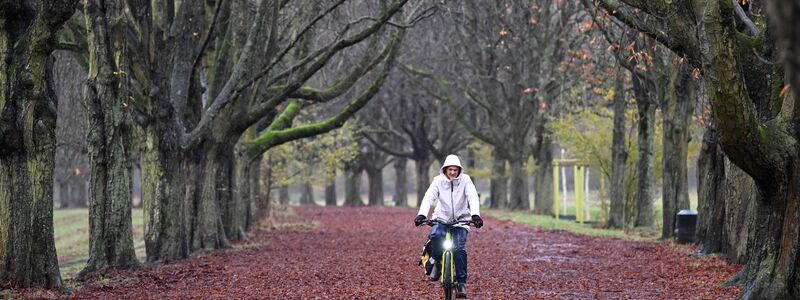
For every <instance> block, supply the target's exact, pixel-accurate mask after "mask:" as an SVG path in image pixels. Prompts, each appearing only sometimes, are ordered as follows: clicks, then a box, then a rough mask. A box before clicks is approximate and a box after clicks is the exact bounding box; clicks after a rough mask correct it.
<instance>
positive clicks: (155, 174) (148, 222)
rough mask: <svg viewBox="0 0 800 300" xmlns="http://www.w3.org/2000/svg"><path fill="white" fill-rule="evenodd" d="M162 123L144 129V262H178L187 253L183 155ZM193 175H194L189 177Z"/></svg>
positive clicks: (174, 137) (188, 233) (142, 164)
mask: <svg viewBox="0 0 800 300" xmlns="http://www.w3.org/2000/svg"><path fill="white" fill-rule="evenodd" d="M167 124H168V123H167ZM160 125H164V123H160V124H159V122H154V123H153V124H151V126H147V127H145V149H144V152H143V153H142V156H141V166H142V206H143V210H144V242H145V251H146V252H147V261H148V262H157V261H171V260H180V259H185V258H188V257H189V253H190V247H189V246H190V240H191V235H190V231H189V230H190V228H189V225H190V224H191V223H190V220H189V217H190V215H188V214H187V205H186V199H185V196H186V185H185V181H186V179H187V178H186V177H185V176H186V174H185V173H184V166H183V164H182V162H183V160H184V159H185V153H186V152H184V151H182V150H181V149H180V147H179V146H178V145H177V141H178V139H177V137H176V136H174V135H171V133H174V132H175V131H170V130H164V129H163V127H162V126H160ZM191 175H196V174H190V176H191Z"/></svg>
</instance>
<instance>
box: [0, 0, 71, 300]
mask: <svg viewBox="0 0 800 300" xmlns="http://www.w3.org/2000/svg"><path fill="white" fill-rule="evenodd" d="M75 4H76V1H27V2H25V3H24V4H22V3H16V2H15V3H5V4H4V5H3V10H2V13H3V18H2V21H0V145H2V146H0V285H2V286H4V287H5V286H21V287H27V286H43V287H47V288H60V287H61V286H62V285H61V284H62V283H61V274H60V273H59V269H58V259H57V258H56V250H55V241H54V238H53V168H54V157H55V150H56V138H55V129H56V117H57V116H56V111H57V110H56V107H57V100H56V97H55V94H54V87H53V79H52V78H51V76H52V73H51V72H50V70H51V68H52V65H53V61H52V60H50V54H51V53H52V52H53V49H54V45H55V38H56V36H55V33H56V32H57V31H58V30H59V28H60V27H61V26H62V24H63V23H64V22H65V21H66V20H67V19H68V18H69V17H70V16H72V13H73V12H74V10H75Z"/></svg>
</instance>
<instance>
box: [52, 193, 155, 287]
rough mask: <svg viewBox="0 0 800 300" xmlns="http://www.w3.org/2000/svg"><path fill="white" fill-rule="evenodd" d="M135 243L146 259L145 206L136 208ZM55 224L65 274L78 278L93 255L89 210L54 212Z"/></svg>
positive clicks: (134, 215)
mask: <svg viewBox="0 0 800 300" xmlns="http://www.w3.org/2000/svg"><path fill="white" fill-rule="evenodd" d="M131 216H132V224H133V245H134V248H135V251H136V256H137V257H138V258H139V260H140V261H141V260H142V259H143V258H144V255H145V254H144V238H143V236H144V220H143V217H142V210H141V209H134V210H133V211H132V214H131ZM53 225H54V226H53V227H54V233H55V240H56V252H57V253H58V265H59V266H60V269H61V277H62V278H64V279H69V278H72V277H74V276H75V275H76V274H77V273H78V272H80V270H81V269H83V267H84V266H85V265H86V260H87V259H88V255H89V210H88V209H86V208H79V209H62V210H55V211H53Z"/></svg>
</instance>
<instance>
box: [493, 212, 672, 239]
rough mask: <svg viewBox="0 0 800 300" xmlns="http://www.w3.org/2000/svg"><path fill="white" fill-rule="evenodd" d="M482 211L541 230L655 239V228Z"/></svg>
mask: <svg viewBox="0 0 800 300" xmlns="http://www.w3.org/2000/svg"><path fill="white" fill-rule="evenodd" d="M482 213H483V214H485V215H488V216H491V217H494V218H497V219H500V220H509V221H512V222H515V223H520V224H525V225H528V226H531V227H533V228H538V229H543V230H564V231H567V232H571V233H575V234H583V235H592V236H603V237H615V238H621V239H625V240H634V241H655V240H656V239H657V236H656V235H655V234H654V233H655V230H652V231H651V230H647V231H633V232H630V231H629V232H627V233H626V232H625V231H623V230H614V229H605V228H595V227H593V226H592V225H590V224H579V223H577V222H575V221H574V220H563V219H559V220H556V219H555V218H553V217H552V216H545V215H535V214H532V213H530V212H514V211H503V210H495V209H483V210H482Z"/></svg>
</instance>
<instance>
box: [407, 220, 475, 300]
mask: <svg viewBox="0 0 800 300" xmlns="http://www.w3.org/2000/svg"><path fill="white" fill-rule="evenodd" d="M422 224H425V225H428V226H431V227H433V226H434V225H436V224H439V225H442V226H444V227H445V236H444V241H443V242H442V250H443V251H442V260H440V262H441V266H440V268H439V272H440V274H439V280H440V281H441V282H442V288H443V289H444V299H445V300H452V299H453V295H454V291H455V289H456V288H457V287H458V285H457V284H456V281H455V280H456V265H455V263H454V262H453V255H454V252H455V249H454V245H453V238H452V234H451V229H453V227H455V226H456V225H472V224H473V221H454V222H449V223H448V222H443V221H439V220H425V222H423V223H422ZM422 224H420V225H422ZM434 268H436V267H435V266H434Z"/></svg>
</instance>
